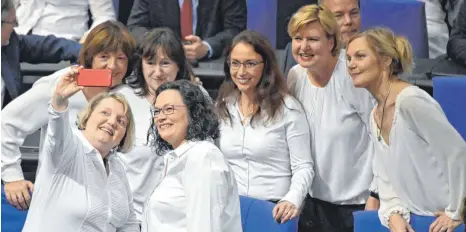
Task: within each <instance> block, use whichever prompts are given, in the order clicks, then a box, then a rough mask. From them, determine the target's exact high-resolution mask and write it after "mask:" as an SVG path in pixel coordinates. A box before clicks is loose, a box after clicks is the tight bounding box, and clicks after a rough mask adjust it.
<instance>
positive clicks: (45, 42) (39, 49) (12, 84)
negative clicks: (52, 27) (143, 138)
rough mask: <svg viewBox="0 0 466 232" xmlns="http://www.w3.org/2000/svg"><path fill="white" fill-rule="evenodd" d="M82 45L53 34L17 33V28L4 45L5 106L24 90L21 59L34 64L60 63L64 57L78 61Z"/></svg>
mask: <svg viewBox="0 0 466 232" xmlns="http://www.w3.org/2000/svg"><path fill="white" fill-rule="evenodd" d="M80 48H81V45H80V44H79V43H77V42H74V41H71V40H67V39H61V38H57V37H55V36H53V35H50V36H38V35H17V34H16V33H15V32H14V31H13V33H12V34H11V37H10V43H9V44H8V45H7V46H2V78H3V81H4V82H5V90H6V92H5V100H4V102H3V106H5V105H6V104H7V103H8V101H10V100H12V99H14V98H16V97H17V96H19V95H20V94H21V93H22V92H23V90H22V87H21V86H22V84H23V76H22V74H21V67H20V63H21V62H27V63H31V64H37V63H58V62H60V61H62V60H69V61H72V62H75V61H77V60H78V57H79V50H80ZM3 106H2V108H3Z"/></svg>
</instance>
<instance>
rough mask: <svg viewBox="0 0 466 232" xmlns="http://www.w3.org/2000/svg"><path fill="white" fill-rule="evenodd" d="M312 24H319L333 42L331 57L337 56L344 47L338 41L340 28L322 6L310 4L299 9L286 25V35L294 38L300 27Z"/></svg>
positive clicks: (339, 40)
mask: <svg viewBox="0 0 466 232" xmlns="http://www.w3.org/2000/svg"><path fill="white" fill-rule="evenodd" d="M312 22H319V24H320V25H321V26H322V29H323V30H324V32H325V34H326V36H327V38H329V39H331V40H333V48H332V55H333V56H337V55H338V53H339V51H340V49H341V48H342V47H343V46H344V43H343V41H342V40H341V39H340V38H341V36H340V27H339V26H338V23H337V21H336V19H335V17H334V16H333V13H332V12H331V11H330V10H329V9H327V8H326V7H324V6H319V5H315V4H311V5H306V6H303V7H301V8H299V10H298V11H297V12H296V13H294V14H293V16H292V17H291V19H290V22H289V23H288V35H289V36H290V37H291V38H293V37H295V36H296V34H297V33H298V31H299V30H300V29H301V28H302V27H304V26H305V25H307V24H309V23H312Z"/></svg>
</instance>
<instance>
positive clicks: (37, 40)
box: [18, 35, 81, 64]
mask: <svg viewBox="0 0 466 232" xmlns="http://www.w3.org/2000/svg"><path fill="white" fill-rule="evenodd" d="M18 39H19V48H20V55H19V56H20V61H21V62H27V63H32V64H35V63H58V62H60V61H63V60H66V61H71V62H76V61H77V60H78V58H79V51H80V49H81V45H80V44H79V43H77V42H75V41H72V40H68V39H63V38H57V37H55V36H53V35H49V36H40V35H18Z"/></svg>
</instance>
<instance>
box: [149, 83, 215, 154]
mask: <svg viewBox="0 0 466 232" xmlns="http://www.w3.org/2000/svg"><path fill="white" fill-rule="evenodd" d="M165 90H176V91H178V92H179V93H180V95H181V97H182V98H183V103H184V104H185V105H186V109H187V110H188V129H187V132H186V138H185V140H188V141H203V140H212V141H213V140H216V139H217V138H219V136H220V129H219V121H218V117H217V115H216V114H215V110H214V106H213V104H212V102H211V100H210V99H208V96H206V95H205V94H204V93H203V92H202V90H201V87H199V86H198V85H196V84H194V83H192V82H191V81H189V80H178V81H174V82H168V83H165V84H162V85H161V86H160V87H159V88H158V89H157V91H156V92H155V96H156V99H157V97H158V96H159V95H160V93H162V92H163V91H165ZM150 128H152V130H150V131H151V132H150V133H153V138H154V139H153V140H152V141H150V145H151V147H152V148H153V149H155V152H156V154H158V155H163V154H164V153H165V152H166V151H169V150H173V147H172V145H171V144H169V143H168V142H167V141H165V140H164V139H163V138H162V137H160V134H159V133H158V131H157V129H156V127H155V123H154V120H152V124H151V127H150Z"/></svg>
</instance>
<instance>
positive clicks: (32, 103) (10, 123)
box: [1, 68, 88, 182]
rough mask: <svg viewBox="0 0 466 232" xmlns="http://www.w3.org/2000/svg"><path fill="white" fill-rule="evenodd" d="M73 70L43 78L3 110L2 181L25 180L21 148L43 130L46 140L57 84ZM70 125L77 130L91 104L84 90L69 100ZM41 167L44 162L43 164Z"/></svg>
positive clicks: (63, 70) (61, 71)
mask: <svg viewBox="0 0 466 232" xmlns="http://www.w3.org/2000/svg"><path fill="white" fill-rule="evenodd" d="M69 70H70V68H65V69H62V70H59V71H57V72H55V73H53V74H52V75H49V76H46V77H42V78H40V79H39V80H38V81H37V82H35V83H34V85H33V87H32V88H31V89H30V90H28V91H27V92H25V93H24V94H22V95H20V96H18V97H17V98H15V99H14V100H13V101H12V102H11V103H10V104H8V105H7V106H6V107H5V108H3V110H2V112H1V114H2V117H1V118H2V120H1V135H2V136H1V151H2V156H1V160H2V180H3V181H5V182H11V181H17V180H23V179H24V176H23V172H22V169H21V152H20V150H19V147H20V146H21V145H22V144H23V142H24V139H25V138H26V136H27V135H29V134H32V133H34V132H36V131H37V130H39V129H41V142H42V140H43V139H44V138H45V133H46V131H47V122H48V118H49V115H48V111H47V108H48V102H49V101H50V99H52V93H53V91H54V90H55V85H56V82H57V81H58V80H59V78H60V77H62V76H63V75H64V74H65V73H67V72H68V71H69ZM68 101H69V105H68V111H69V114H68V115H69V117H70V119H69V122H70V123H71V125H73V126H72V128H75V129H77V127H76V119H77V116H78V113H79V112H80V111H81V110H82V109H84V108H85V107H86V106H87V104H88V101H87V99H86V97H85V96H84V94H83V93H82V91H79V92H78V93H76V94H75V95H73V96H71V97H70V98H69V99H68ZM39 165H40V162H39Z"/></svg>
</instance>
